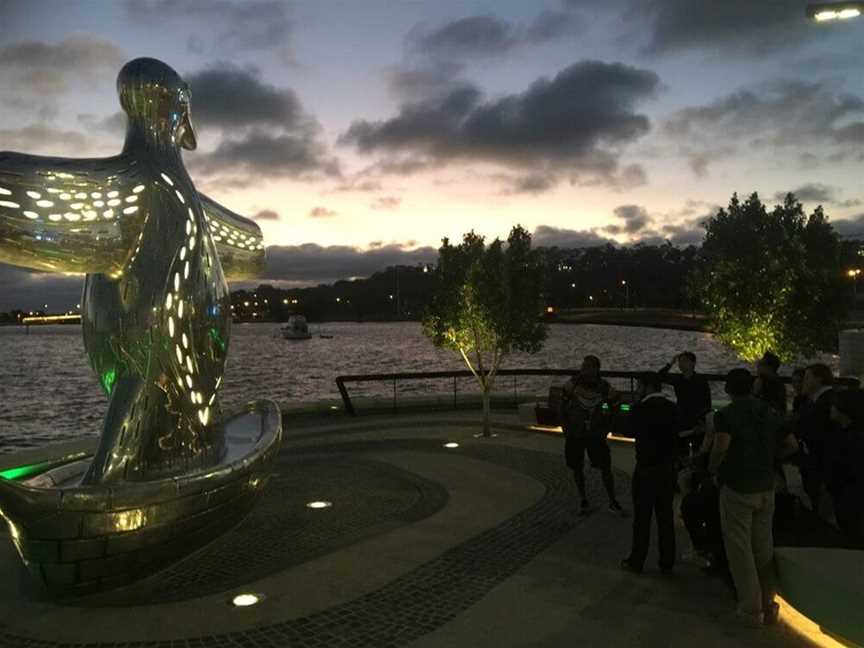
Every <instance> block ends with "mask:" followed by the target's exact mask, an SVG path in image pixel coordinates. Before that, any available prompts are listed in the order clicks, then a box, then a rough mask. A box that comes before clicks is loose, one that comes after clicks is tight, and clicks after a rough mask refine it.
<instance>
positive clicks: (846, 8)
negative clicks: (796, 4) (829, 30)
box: [807, 2, 864, 22]
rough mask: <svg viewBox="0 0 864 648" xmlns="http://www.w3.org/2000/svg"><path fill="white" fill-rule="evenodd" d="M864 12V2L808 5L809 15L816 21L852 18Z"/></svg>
mask: <svg viewBox="0 0 864 648" xmlns="http://www.w3.org/2000/svg"><path fill="white" fill-rule="evenodd" d="M861 14H864V2H820V3H816V4H811V5H807V17H808V18H810V19H811V20H815V21H816V22H830V21H836V20H850V19H851V18H858V17H859V16H861Z"/></svg>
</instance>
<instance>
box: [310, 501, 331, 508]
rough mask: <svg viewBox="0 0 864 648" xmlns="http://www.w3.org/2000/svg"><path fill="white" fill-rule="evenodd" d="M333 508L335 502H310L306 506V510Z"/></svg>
mask: <svg viewBox="0 0 864 648" xmlns="http://www.w3.org/2000/svg"><path fill="white" fill-rule="evenodd" d="M331 506H333V502H327V501H324V500H319V501H315V502H309V503H307V504H306V508H310V509H325V508H330V507H331Z"/></svg>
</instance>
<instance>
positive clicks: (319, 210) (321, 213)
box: [309, 207, 336, 218]
mask: <svg viewBox="0 0 864 648" xmlns="http://www.w3.org/2000/svg"><path fill="white" fill-rule="evenodd" d="M335 215H336V212H335V211H334V210H332V209H327V208H326V207H313V208H312V209H310V210H309V218H331V217H333V216H335Z"/></svg>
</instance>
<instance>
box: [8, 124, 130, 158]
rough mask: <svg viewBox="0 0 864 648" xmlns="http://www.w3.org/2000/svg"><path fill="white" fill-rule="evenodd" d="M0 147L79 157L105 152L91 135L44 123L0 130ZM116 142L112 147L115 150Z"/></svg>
mask: <svg viewBox="0 0 864 648" xmlns="http://www.w3.org/2000/svg"><path fill="white" fill-rule="evenodd" d="M0 148H2V149H9V150H16V151H24V152H26V153H31V154H34V155H56V156H72V157H81V156H82V155H83V154H96V153H102V152H105V146H104V145H102V143H101V142H99V141H97V140H96V139H94V138H93V137H88V136H87V135H84V134H83V133H79V132H77V131H68V130H60V129H57V128H52V127H51V126H47V125H45V124H32V125H30V126H25V127H24V128H16V129H10V130H0ZM116 148H117V147H116V143H115V144H114V146H113V147H112V149H113V150H114V151H116Z"/></svg>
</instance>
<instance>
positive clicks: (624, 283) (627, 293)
mask: <svg viewBox="0 0 864 648" xmlns="http://www.w3.org/2000/svg"><path fill="white" fill-rule="evenodd" d="M621 285H622V286H624V294H625V297H624V299H625V301H624V308H630V284H628V283H627V280H626V279H622V280H621Z"/></svg>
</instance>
